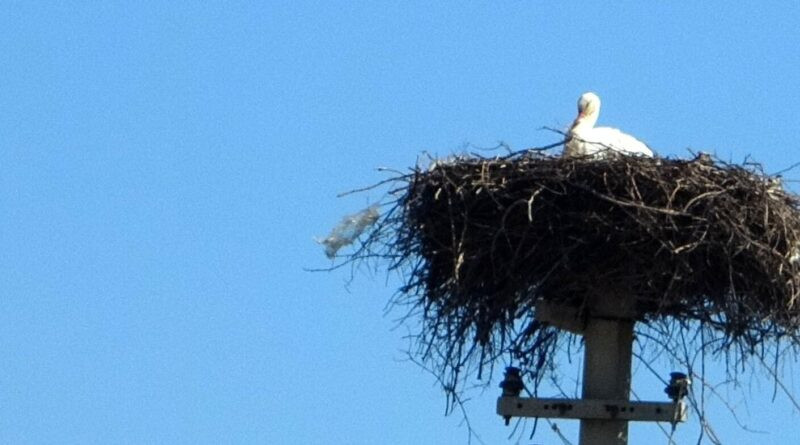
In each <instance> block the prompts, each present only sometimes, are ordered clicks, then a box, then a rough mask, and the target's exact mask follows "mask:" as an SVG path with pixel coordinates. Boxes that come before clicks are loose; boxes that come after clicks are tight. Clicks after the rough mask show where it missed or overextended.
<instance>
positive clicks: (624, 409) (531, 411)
mask: <svg viewBox="0 0 800 445" xmlns="http://www.w3.org/2000/svg"><path fill="white" fill-rule="evenodd" d="M497 414H499V415H501V416H503V417H544V418H561V419H597V420H629V421H645V422H648V421H649V422H670V423H675V422H685V421H686V419H687V417H688V414H687V409H686V405H685V404H684V403H683V402H676V403H673V402H630V401H619V400H595V399H534V398H527V397H500V398H498V399H497Z"/></svg>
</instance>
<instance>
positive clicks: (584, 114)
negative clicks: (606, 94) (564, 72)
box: [570, 92, 600, 131]
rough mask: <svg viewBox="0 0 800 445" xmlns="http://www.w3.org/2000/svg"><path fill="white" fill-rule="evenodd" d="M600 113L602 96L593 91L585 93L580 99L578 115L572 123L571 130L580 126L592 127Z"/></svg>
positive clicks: (575, 129) (576, 129)
mask: <svg viewBox="0 0 800 445" xmlns="http://www.w3.org/2000/svg"><path fill="white" fill-rule="evenodd" d="M599 115H600V98H599V97H598V96H597V94H594V93H592V92H587V93H583V94H582V95H581V97H580V98H579V99H578V117H576V118H575V122H573V123H572V127H571V129H570V131H578V128H592V127H594V124H595V123H596V122H597V117H598V116H599Z"/></svg>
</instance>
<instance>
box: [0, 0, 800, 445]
mask: <svg viewBox="0 0 800 445" xmlns="http://www.w3.org/2000/svg"><path fill="white" fill-rule="evenodd" d="M798 23H800V3H798V2H794V1H785V2H741V3H731V2H721V1H714V2H658V3H657V2H632V1H626V2H539V1H492V2H490V1H469V2H467V1H459V2H407V1H402V2H400V1H393V2H305V1H286V2H270V1H268V2H216V3H213V2H108V1H103V2H99V1H98V2H33V1H11V0H9V1H4V2H2V3H0V212H2V215H3V216H2V218H0V353H2V360H0V411H1V412H2V415H0V443H8V444H92V443H97V444H109V443H114V444H117V443H119V444H125V443H129V444H142V443H176V444H177V443H186V444H203V443H207V444H218V443H231V444H239V443H241V444H251V443H253V444H255V443H259V444H320V443H326V444H340V443H341V444H374V443H392V444H414V445H417V444H427V443H437V444H463V443H465V442H466V440H467V433H466V429H465V427H464V426H463V425H461V419H460V416H458V415H453V416H450V417H444V416H443V411H444V405H445V400H444V397H443V395H442V393H441V391H440V390H439V388H438V387H437V384H436V382H435V381H434V379H433V378H432V377H431V376H430V375H427V374H425V373H424V372H423V371H421V370H420V369H419V368H417V367H416V366H415V365H413V364H410V363H407V362H403V361H402V359H403V352H402V351H403V350H404V349H405V348H406V347H407V344H406V343H405V341H404V340H403V337H404V335H406V331H405V330H404V329H403V328H398V329H393V328H394V327H395V325H396V323H395V319H396V318H397V317H399V316H401V315H402V313H389V314H388V315H384V307H385V305H386V303H387V301H388V300H389V298H390V296H391V295H392V293H393V292H394V290H395V288H396V286H397V285H398V284H399V281H398V279H397V277H394V276H389V277H387V276H386V274H385V273H383V272H382V271H380V270H379V271H372V272H371V271H369V270H363V271H360V272H359V273H358V274H357V275H356V277H355V280H354V281H353V282H352V283H350V284H349V285H348V279H349V272H348V271H347V270H341V271H337V272H334V273H330V274H325V273H309V272H305V271H303V268H304V267H325V266H328V265H330V262H329V261H328V260H327V259H325V257H324V256H323V253H322V249H321V248H320V246H318V245H316V244H315V243H314V242H313V241H312V239H313V237H315V236H323V235H325V234H326V233H327V232H328V230H329V229H330V228H331V227H332V226H333V225H334V224H336V223H337V222H338V221H339V219H340V218H341V217H342V215H344V214H346V213H350V212H352V211H354V210H358V209H360V208H362V207H364V206H366V205H368V204H369V203H371V202H374V201H375V200H378V199H380V198H381V195H380V194H378V193H376V194H369V193H367V194H363V195H356V196H351V197H347V198H342V199H337V198H336V194H337V193H339V192H342V191H346V190H349V189H352V188H356V187H360V186H364V185H368V184H371V183H373V182H376V181H378V180H380V179H383V178H384V177H385V176H384V175H382V174H380V173H378V172H376V171H375V168H376V167H379V166H388V167H394V168H400V169H402V168H405V167H407V166H411V165H414V164H415V162H416V157H417V155H418V154H419V153H420V152H421V151H423V150H427V151H430V152H433V153H436V154H439V155H447V154H450V153H453V152H458V151H459V150H460V149H461V147H462V146H463V144H464V143H473V144H476V145H483V146H490V145H494V144H495V143H496V142H497V141H498V140H502V141H505V142H507V143H509V144H511V145H512V146H513V147H514V148H518V149H521V148H524V147H529V146H535V145H542V144H547V143H550V142H553V141H554V135H553V134H552V133H549V132H546V131H540V130H538V129H539V128H540V127H542V126H552V127H559V128H562V127H564V126H565V125H567V124H569V122H570V121H571V120H572V118H573V117H574V114H575V102H576V100H577V97H578V96H579V95H580V93H582V92H584V91H586V90H593V91H596V92H597V93H599V94H600V96H601V97H602V98H603V100H604V108H603V112H602V115H601V117H600V122H601V123H602V124H606V125H612V126H617V127H620V128H622V129H624V130H626V131H628V132H630V133H632V134H635V135H636V136H637V137H639V138H641V139H643V140H645V141H646V142H647V143H648V144H649V145H651V146H652V147H654V148H655V149H656V150H657V151H658V152H659V153H661V154H663V155H670V156H686V155H687V152H686V149H687V148H692V149H695V150H706V151H714V152H716V153H717V154H718V155H719V156H721V157H723V158H725V159H732V160H735V161H741V160H742V159H744V157H745V156H746V155H748V154H749V155H752V157H753V158H755V159H757V160H759V161H761V162H763V163H764V164H765V166H766V168H767V170H768V171H777V170H780V169H782V168H784V167H786V166H788V165H790V164H792V163H794V162H796V161H800V151H798V150H797V147H798V142H797V135H796V133H797V131H798V128H800V127H799V126H798V105H799V104H800V87H798V85H800V50H798V48H800V32H798V29H797V26H798ZM790 176H791V175H790ZM797 176H800V175H798V174H796V173H795V176H794V177H795V178H796V177H797ZM795 189H796V187H795ZM662 369H663V371H664V372H665V373H666V372H668V371H670V370H671V369H669V368H668V367H662ZM797 369H798V367H797V364H794V365H793V366H792V367H787V368H786V371H785V375H784V378H785V380H786V382H787V384H788V385H789V386H790V388H792V389H793V390H794V391H795V394H797V393H798V392H800V382H798V381H797V377H796V375H797ZM646 374H647V373H646V371H643V370H642V369H638V370H637V377H636V380H635V382H634V385H635V389H636V390H637V391H638V392H639V393H640V394H646V395H648V396H650V397H659V394H660V391H661V386H660V384H651V383H647V382H648V381H647V379H646V378H645V375H646ZM758 375H759V374H758V373H757V374H755V375H751V374H750V373H745V374H742V375H741V376H740V377H741V378H742V379H743V381H744V382H745V383H748V384H752V385H753V386H752V388H751V389H750V390H747V389H745V393H744V396H743V395H742V392H741V391H740V390H735V389H731V388H729V389H724V390H723V393H724V394H726V395H727V396H729V397H730V399H731V400H732V402H733V403H734V404H735V405H736V407H737V408H738V414H739V416H740V417H741V420H742V422H743V423H745V424H747V425H748V426H749V427H751V428H753V429H757V430H763V431H767V433H766V434H753V433H748V432H745V431H743V430H742V429H740V428H738V427H737V426H736V424H735V422H734V420H733V419H732V417H731V416H730V415H729V414H727V412H725V411H724V409H723V408H722V407H721V405H719V404H716V405H711V406H712V407H715V408H714V409H712V416H711V420H712V422H713V425H714V427H715V429H716V431H717V433H718V435H719V436H720V438H721V439H722V440H723V442H724V443H725V444H733V445H744V444H751V443H756V442H763V441H769V442H771V443H775V444H786V443H795V442H796V440H797V436H798V434H800V427H798V426H797V425H798V420H800V414H798V413H797V412H796V411H793V409H792V406H791V404H790V403H789V402H788V401H787V400H786V398H785V397H782V396H780V395H779V396H778V397H777V399H776V401H775V402H771V401H770V396H771V390H772V387H771V386H770V384H769V382H768V380H767V379H763V378H762V379H758V378H757V377H758ZM723 377H724V376H720V377H719V379H720V380H721V379H722V378H723ZM476 383H477V382H476ZM491 385H492V386H491V387H490V389H489V390H488V391H486V392H485V393H481V392H480V391H476V392H474V393H473V394H472V396H473V397H472V400H471V401H470V402H469V403H468V405H467V407H468V409H469V414H470V420H471V421H472V424H473V427H474V428H475V429H476V430H477V432H478V433H479V434H480V435H481V438H482V439H483V440H484V441H485V442H486V443H493V444H501V443H514V441H507V440H506V437H507V436H508V435H509V433H510V431H511V429H510V428H506V427H504V426H503V425H502V421H501V420H500V419H499V418H498V417H496V416H495V415H494V403H495V401H494V399H495V397H496V396H497V391H496V388H495V385H496V382H492V383H491ZM712 403H713V402H712ZM558 424H559V426H560V427H561V428H562V429H563V430H564V431H565V433H566V434H568V435H569V436H570V438H571V439H573V440H576V436H575V434H574V432H575V428H574V427H575V424H574V423H573V422H559V423H558ZM540 431H541V432H540V434H539V435H537V436H536V438H534V439H533V440H532V441H530V440H527V437H526V438H524V440H522V441H521V443H524V444H530V443H535V444H545V443H546V444H559V443H561V442H560V441H559V439H558V438H557V437H556V436H555V435H554V434H553V433H552V432H550V431H549V429H548V428H547V427H546V425H543V426H542V427H541V429H540ZM697 431H698V427H697V421H696V416H693V420H692V422H690V423H689V424H688V425H685V426H681V427H680V430H679V434H678V439H679V441H680V443H694V442H695V440H696V437H697ZM631 437H632V441H631V443H632V444H635V443H640V444H641V443H666V439H665V438H664V437H663V435H662V434H661V432H660V431H658V430H657V429H654V428H653V427H648V426H640V425H635V426H633V427H632V429H631ZM473 443H476V442H474V441H473Z"/></svg>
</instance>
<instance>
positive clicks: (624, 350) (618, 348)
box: [497, 293, 688, 445]
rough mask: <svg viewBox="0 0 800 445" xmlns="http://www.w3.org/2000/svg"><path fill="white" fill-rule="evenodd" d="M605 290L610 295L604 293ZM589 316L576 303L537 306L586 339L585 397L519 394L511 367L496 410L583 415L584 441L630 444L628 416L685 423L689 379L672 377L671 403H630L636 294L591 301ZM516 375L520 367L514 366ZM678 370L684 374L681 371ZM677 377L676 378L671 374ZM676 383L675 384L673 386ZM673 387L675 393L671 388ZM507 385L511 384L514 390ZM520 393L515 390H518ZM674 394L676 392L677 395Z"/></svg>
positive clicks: (544, 317) (586, 444) (583, 444)
mask: <svg viewBox="0 0 800 445" xmlns="http://www.w3.org/2000/svg"><path fill="white" fill-rule="evenodd" d="M605 295H611V294H610V293H606V294H605ZM590 303H591V306H590V307H591V309H590V314H591V315H590V317H589V319H588V320H586V322H585V323H583V322H581V321H580V320H579V319H578V317H577V311H576V310H575V309H573V308H565V307H560V306H555V305H552V304H549V303H542V304H539V305H537V307H536V314H537V318H538V319H539V320H540V321H543V322H548V323H550V324H552V325H554V326H556V327H558V328H560V329H565V330H569V331H571V332H573V333H576V334H581V335H583V338H584V369H583V394H582V398H581V399H577V400H575V399H537V398H523V397H519V392H518V391H513V389H516V388H517V387H519V389H520V390H521V389H522V386H521V385H522V383H521V380H520V382H519V383H518V384H517V383H515V381H516V380H518V378H517V377H513V376H512V377H511V380H512V382H511V383H508V382H509V374H508V371H507V374H506V380H505V381H504V382H503V383H502V384H501V386H502V387H503V396H502V397H500V399H499V400H498V402H497V413H498V414H500V415H501V416H503V417H505V418H506V421H508V420H509V419H510V418H511V417H545V418H565V419H580V421H581V427H580V445H627V443H628V422H629V421H633V420H636V421H658V422H670V423H675V422H683V421H685V420H686V406H685V405H684V404H683V402H681V398H682V397H683V395H685V394H686V386H685V385H688V380H687V379H685V376H684V379H683V380H682V381H680V382H678V383H673V382H671V386H670V387H668V390H667V391H668V394H670V397H672V398H673V402H671V403H670V402H631V401H630V400H629V396H630V389H631V357H632V355H633V326H634V323H635V312H634V311H633V303H634V300H633V299H632V298H617V299H616V300H615V299H614V298H608V297H606V298H598V299H596V300H595V301H592V302H590ZM514 372H516V373H517V374H518V371H514ZM677 375H680V374H677ZM673 380H675V378H674V376H673ZM673 384H674V385H676V387H674V388H672V385H673ZM670 388H671V392H670ZM509 389H512V390H511V391H510V390H509ZM515 393H516V395H515ZM673 395H674V397H673Z"/></svg>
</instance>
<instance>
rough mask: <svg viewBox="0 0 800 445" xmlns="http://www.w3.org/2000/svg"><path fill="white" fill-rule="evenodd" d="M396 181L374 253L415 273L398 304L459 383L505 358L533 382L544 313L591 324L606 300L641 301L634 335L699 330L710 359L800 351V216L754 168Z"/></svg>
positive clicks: (432, 175)
mask: <svg viewBox="0 0 800 445" xmlns="http://www.w3.org/2000/svg"><path fill="white" fill-rule="evenodd" d="M401 180H402V181H404V182H403V184H402V186H401V187H400V188H399V189H398V190H397V191H396V192H397V193H399V195H400V196H399V200H398V201H397V205H396V206H395V207H394V209H393V210H392V211H390V212H389V213H387V214H386V215H385V216H384V217H383V220H382V221H381V222H380V223H379V225H378V226H377V228H376V229H375V231H374V233H373V235H374V236H373V237H371V238H370V240H368V242H367V244H368V245H367V247H369V244H370V243H375V242H376V240H383V243H382V244H383V245H384V246H385V247H388V249H389V250H388V251H384V252H383V255H386V256H388V257H390V258H392V259H394V260H395V261H396V265H406V266H409V267H408V268H407V269H406V271H407V274H406V280H407V281H406V284H405V286H404V287H402V288H401V289H400V293H399V295H400V296H401V297H402V298H400V299H399V300H397V301H400V302H403V303H405V304H410V305H411V306H412V307H413V308H415V309H416V311H415V313H418V314H421V316H422V333H421V335H420V337H419V339H420V340H421V347H422V349H421V350H420V352H421V353H422V354H423V355H424V356H425V357H426V358H432V359H433V360H434V362H437V365H438V370H439V371H440V372H442V374H445V372H444V371H445V370H449V375H450V378H457V376H458V373H459V372H460V371H462V370H463V368H464V366H465V364H466V363H467V362H468V360H469V359H470V358H475V357H479V359H480V360H479V361H480V363H481V364H485V363H488V362H489V361H490V360H492V359H493V358H496V357H497V356H498V355H499V354H503V353H507V352H510V353H511V354H512V356H513V357H514V358H515V359H517V360H521V361H522V362H523V363H527V364H528V365H529V366H531V367H533V368H537V369H540V368H541V367H542V366H543V364H545V362H547V361H548V354H551V353H552V350H551V347H552V346H553V344H554V343H553V342H554V339H555V338H556V337H557V335H558V331H557V330H556V329H554V328H553V327H552V326H548V324H547V323H542V322H540V321H539V320H537V319H536V308H537V303H538V302H541V301H548V302H553V303H557V304H564V305H568V306H571V307H574V308H576V309H577V311H578V313H579V314H581V315H582V316H590V315H591V313H592V310H593V306H592V301H593V300H592V298H593V296H594V295H596V294H597V293H598V292H602V293H604V294H606V295H619V296H620V297H621V298H623V297H631V298H634V301H635V303H636V304H635V310H636V311H635V313H636V318H637V319H638V320H640V321H645V322H648V323H649V322H654V321H659V320H660V321H663V320H673V321H677V322H678V323H680V324H681V325H683V326H686V325H688V324H690V323H691V322H692V321H696V322H699V324H696V325H698V326H702V327H703V329H708V330H709V331H710V332H712V333H714V334H715V336H716V337H717V338H718V339H720V340H721V342H720V343H719V344H718V345H717V346H720V345H723V346H728V347H729V346H731V345H736V346H739V347H740V348H739V349H740V350H742V351H745V352H747V351H754V348H756V347H757V346H759V345H762V344H763V343H764V342H767V341H770V340H776V339H781V338H785V337H787V336H788V337H791V338H792V339H794V340H795V341H796V339H797V332H798V327H799V326H800V262H798V260H800V250H798V249H799V247H798V246H800V211H799V210H798V202H799V201H798V199H797V197H796V196H794V195H792V194H790V193H788V192H786V191H785V190H784V189H783V188H782V186H781V184H780V181H779V180H778V179H776V178H773V177H770V176H768V175H765V174H763V172H762V171H761V170H760V167H758V166H757V165H746V166H736V165H729V164H725V163H722V162H719V161H716V162H714V161H712V160H711V159H710V158H709V157H707V156H699V157H698V158H697V159H694V160H671V159H658V158H657V159H653V158H642V157H628V156H621V157H617V158H613V159H579V158H564V157H551V156H544V155H540V154H537V153H534V154H523V155H517V156H513V157H506V158H481V157H461V158H456V159H454V160H450V161H446V162H435V163H434V164H433V165H431V166H430V167H429V168H427V169H415V170H414V171H413V172H412V174H410V175H407V176H404V177H402V178H401ZM387 236H388V238H387ZM362 252H363V251H362Z"/></svg>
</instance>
